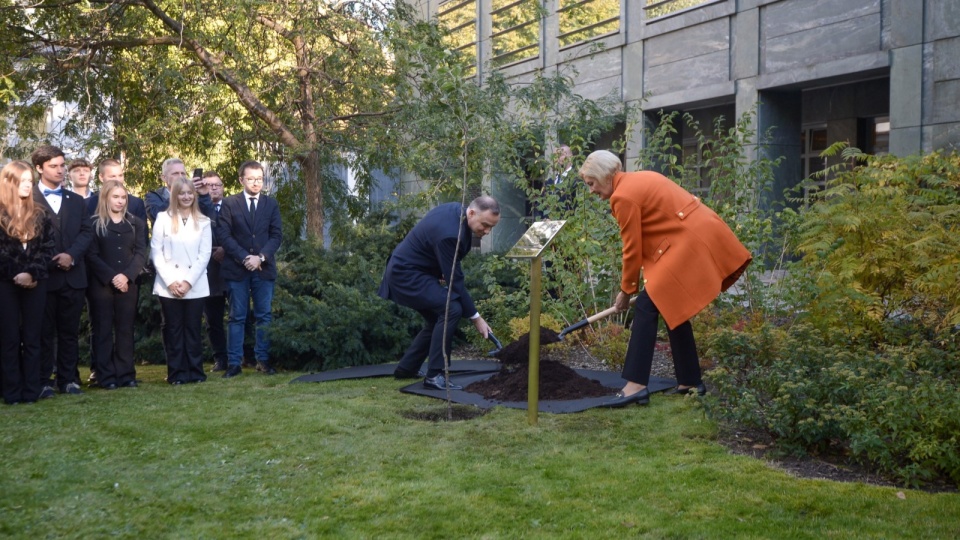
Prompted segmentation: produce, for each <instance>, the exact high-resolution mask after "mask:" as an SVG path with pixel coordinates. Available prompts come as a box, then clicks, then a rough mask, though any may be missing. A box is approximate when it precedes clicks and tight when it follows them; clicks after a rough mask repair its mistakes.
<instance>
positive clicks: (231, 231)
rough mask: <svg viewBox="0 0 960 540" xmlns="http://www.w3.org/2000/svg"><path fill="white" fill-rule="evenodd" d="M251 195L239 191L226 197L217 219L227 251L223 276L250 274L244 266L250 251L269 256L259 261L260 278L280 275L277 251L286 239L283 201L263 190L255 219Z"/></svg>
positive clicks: (233, 277)
mask: <svg viewBox="0 0 960 540" xmlns="http://www.w3.org/2000/svg"><path fill="white" fill-rule="evenodd" d="M248 197H249V195H247V194H246V192H242V191H241V192H240V193H237V194H236V195H231V196H229V197H226V198H224V199H223V201H222V203H221V205H220V216H219V218H218V220H217V221H218V223H217V240H218V241H219V242H220V243H221V245H222V246H223V249H224V251H225V252H226V253H225V255H224V257H223V262H222V263H220V275H221V276H223V279H226V280H231V281H241V280H243V279H246V278H247V276H249V275H250V271H249V270H247V269H246V268H244V266H243V259H244V258H245V257H246V256H247V255H259V254H263V255H264V256H265V257H266V260H265V261H264V262H263V264H261V265H260V270H259V272H260V279H262V280H266V281H273V280H276V279H277V259H276V256H275V255H276V253H277V250H278V249H280V243H281V242H282V241H283V223H282V222H281V220H280V205H278V204H277V201H276V200H275V199H273V198H272V197H269V196H267V195H264V194H263V193H261V194H260V199H259V202H258V203H257V215H256V222H254V221H253V220H252V219H251V217H250V210H249V204H250V203H249V202H248V201H249V199H248Z"/></svg>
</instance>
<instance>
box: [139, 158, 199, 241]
mask: <svg viewBox="0 0 960 540" xmlns="http://www.w3.org/2000/svg"><path fill="white" fill-rule="evenodd" d="M160 180H161V181H162V182H163V185H162V186H161V187H160V188H158V189H155V190H153V191H151V192H149V193H147V196H146V197H144V202H145V203H146V206H147V218H148V219H149V220H150V225H151V227H152V226H153V225H155V224H156V222H157V215H158V214H159V213H160V212H163V211H164V210H166V209H167V208H168V207H169V206H170V192H171V191H172V189H171V186H172V185H173V182H175V181H176V180H187V166H186V165H184V164H183V160H181V159H179V158H170V159H167V160H164V162H163V164H162V165H161V166H160ZM191 180H192V182H193V187H194V189H195V190H196V192H197V203H198V204H199V207H200V212H201V213H203V214H204V215H207V216H209V215H210V213H211V212H215V210H214V208H213V203H212V202H211V201H210V190H209V189H208V188H207V185H206V181H205V180H204V179H203V169H200V168H197V169H194V170H193V178H192V179H191Z"/></svg>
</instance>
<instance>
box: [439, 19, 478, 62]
mask: <svg viewBox="0 0 960 540" xmlns="http://www.w3.org/2000/svg"><path fill="white" fill-rule="evenodd" d="M437 20H438V21H439V23H440V26H442V27H443V28H445V29H446V30H447V32H448V34H447V37H446V43H447V45H448V46H449V47H450V48H452V49H454V50H456V51H458V52H459V53H461V54H463V56H464V59H465V60H466V62H467V63H468V69H467V71H466V73H467V75H470V76H473V75H476V74H477V0H447V1H446V2H443V3H441V4H440V9H439V11H438V12H437Z"/></svg>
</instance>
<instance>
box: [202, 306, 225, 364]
mask: <svg viewBox="0 0 960 540" xmlns="http://www.w3.org/2000/svg"><path fill="white" fill-rule="evenodd" d="M226 308H227V297H226V296H224V295H216V296H214V295H210V296H208V297H207V298H206V299H205V301H204V304H203V317H204V318H205V319H206V320H207V336H208V337H209V338H210V346H211V347H212V348H213V361H214V362H223V364H224V365H226V364H227V333H226V330H224V326H223V316H224V314H225V313H226Z"/></svg>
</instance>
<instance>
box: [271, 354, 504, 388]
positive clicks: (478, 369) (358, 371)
mask: <svg viewBox="0 0 960 540" xmlns="http://www.w3.org/2000/svg"><path fill="white" fill-rule="evenodd" d="M396 368H397V363H396V362H393V363H390V364H377V365H374V366H353V367H347V368H343V369H332V370H330V371H321V372H319V373H310V374H307V375H301V376H300V377H297V378H296V379H294V380H292V381H290V382H291V383H295V382H325V381H339V380H343V379H365V378H367V377H392V376H393V370H394V369H396ZM499 370H500V362H493V361H490V360H454V361H453V362H450V372H451V373H457V374H461V375H463V374H467V373H486V374H490V373H495V372H497V371H499ZM419 383H420V381H418V384H419Z"/></svg>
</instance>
